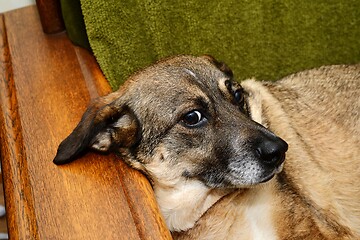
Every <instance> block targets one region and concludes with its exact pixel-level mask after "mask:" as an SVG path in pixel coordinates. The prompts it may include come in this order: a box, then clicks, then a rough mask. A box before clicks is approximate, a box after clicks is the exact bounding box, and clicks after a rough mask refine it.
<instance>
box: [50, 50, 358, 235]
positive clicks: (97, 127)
mask: <svg viewBox="0 0 360 240" xmlns="http://www.w3.org/2000/svg"><path fill="white" fill-rule="evenodd" d="M359 96H360V64H358V65H350V66H345V65H333V66H325V67H320V68H317V69H312V70H307V71H303V72H300V73H297V74H293V75H290V76H288V77H285V78H283V79H281V80H279V81H277V82H265V81H264V82H260V81H255V80H253V79H249V80H245V81H242V82H241V84H240V83H238V82H236V81H235V80H234V77H233V73H232V71H231V69H230V68H229V67H228V66H227V65H226V64H224V63H222V62H219V61H217V60H216V59H214V58H213V57H211V56H201V57H194V56H184V55H182V56H176V57H170V58H167V59H164V60H161V61H159V62H157V63H155V64H153V65H151V66H149V67H147V68H145V69H143V70H141V71H139V72H137V73H135V74H134V75H132V76H131V77H130V78H129V79H128V80H127V81H126V83H125V84H124V85H123V86H122V87H121V88H120V89H119V90H118V91H116V92H113V93H111V94H109V95H107V96H104V97H101V98H99V99H97V100H96V101H94V102H93V103H92V104H91V105H90V106H89V108H88V109H87V110H86V112H85V113H84V115H83V117H82V119H81V121H80V123H79V124H78V126H77V127H76V128H75V129H74V131H73V132H72V133H71V134H70V135H69V136H68V137H67V138H66V139H65V140H64V141H63V142H62V143H61V144H60V146H59V148H58V151H57V155H56V157H55V159H54V163H55V164H65V163H69V162H71V161H73V160H75V159H76V158H78V157H79V156H80V155H81V154H82V153H84V152H86V151H87V150H88V149H95V150H98V151H101V152H116V153H117V154H118V155H119V156H120V158H121V159H123V160H124V161H125V162H126V163H128V164H129V165H130V166H132V167H133V168H135V169H138V170H140V171H141V172H143V173H144V174H145V175H146V176H147V177H148V179H149V180H150V182H151V184H152V186H153V189H154V193H155V196H156V199H157V201H158V204H159V207H160V210H161V212H162V214H163V216H164V219H165V221H166V224H167V226H168V228H169V229H170V231H171V232H172V235H173V237H174V238H175V239H360V148H359V146H360V137H359V136H360V119H359V111H360V98H359ZM285 158H286V160H285Z"/></svg>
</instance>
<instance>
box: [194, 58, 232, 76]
mask: <svg viewBox="0 0 360 240" xmlns="http://www.w3.org/2000/svg"><path fill="white" fill-rule="evenodd" d="M201 57H202V58H204V59H206V60H208V61H209V62H210V63H212V64H213V65H214V66H216V67H217V68H218V69H219V70H220V71H222V72H223V73H225V74H226V75H227V76H228V77H229V78H232V77H233V75H234V74H233V71H232V70H231V69H230V68H229V67H228V65H226V64H225V63H223V62H219V61H218V60H216V59H215V58H214V57H213V56H210V55H203V56H201Z"/></svg>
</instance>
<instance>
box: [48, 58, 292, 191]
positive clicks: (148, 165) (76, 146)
mask: <svg viewBox="0 0 360 240" xmlns="http://www.w3.org/2000/svg"><path fill="white" fill-rule="evenodd" d="M232 78H233V76H232V72H231V70H230V69H229V68H228V67H227V66H226V65H225V64H223V63H220V62H217V61H216V60H215V59H214V58H212V57H210V56H203V57H191V56H177V57H173V58H168V59H165V60H163V61H160V62H158V63H156V64H154V65H152V66H150V67H148V68H146V69H144V70H142V71H140V72H138V73H136V74H135V75H133V76H132V77H130V78H129V79H128V81H127V82H126V84H125V85H124V86H123V87H121V88H120V90H118V91H117V92H114V93H111V94H109V95H107V96H105V97H102V98H100V99H98V100H97V101H95V102H94V103H93V104H92V105H91V106H90V107H89V108H88V110H87V111H86V112H85V114H84V116H83V118H82V120H81V121H80V123H79V124H78V126H77V127H76V128H75V130H74V131H73V132H72V133H71V134H70V136H69V137H67V138H66V139H65V140H64V141H63V142H62V143H61V145H60V146H59V149H58V152H57V155H56V157H55V159H54V162H55V163H56V164H64V163H68V162H70V161H72V160H74V159H75V158H76V157H78V156H79V154H81V153H82V152H84V151H85V150H86V149H87V148H93V149H96V150H99V151H114V152H117V153H118V154H119V155H120V156H121V157H122V158H123V159H124V160H125V161H126V162H127V163H128V164H130V165H131V166H133V167H134V168H136V169H139V170H141V171H143V172H144V173H145V174H146V175H147V176H148V177H149V178H150V179H151V180H152V182H153V183H154V184H176V183H177V182H178V181H182V180H186V179H195V180H198V181H201V182H203V183H204V184H205V185H207V186H208V187H211V188H215V187H221V188H234V187H236V188H237V187H247V186H250V185H254V184H257V183H261V182H265V181H267V180H269V179H270V178H272V177H273V176H274V174H276V173H277V172H278V171H279V170H280V169H281V166H282V163H283V161H284V158H285V152H286V150H287V144H286V143H285V142H284V141H283V140H282V139H280V138H278V137H276V136H275V135H274V134H273V133H271V132H270V131H269V130H267V129H266V128H264V127H263V126H261V125H259V124H258V123H256V122H254V121H253V120H251V119H250V117H249V114H248V110H247V103H246V93H245V92H244V91H243V89H242V88H241V86H240V84H238V83H237V82H235V81H234V80H233V79H232Z"/></svg>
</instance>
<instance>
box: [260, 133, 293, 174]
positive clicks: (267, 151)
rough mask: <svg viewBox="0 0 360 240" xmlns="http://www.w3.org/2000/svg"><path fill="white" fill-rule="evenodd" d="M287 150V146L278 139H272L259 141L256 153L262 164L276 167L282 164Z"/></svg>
mask: <svg viewBox="0 0 360 240" xmlns="http://www.w3.org/2000/svg"><path fill="white" fill-rule="evenodd" d="M287 150H288V144H287V143H286V142H285V141H284V140H282V139H281V138H279V137H272V138H271V139H265V140H263V141H261V142H260V143H259V145H258V147H257V149H256V153H257V154H258V157H259V158H260V159H261V161H262V162H263V163H264V164H266V165H268V166H271V167H276V166H279V165H281V164H282V163H283V162H284V160H285V152H286V151H287Z"/></svg>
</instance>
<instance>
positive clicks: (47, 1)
mask: <svg viewBox="0 0 360 240" xmlns="http://www.w3.org/2000/svg"><path fill="white" fill-rule="evenodd" d="M36 5H37V7H38V11H39V15H40V20H41V25H42V28H43V31H44V32H45V33H58V32H61V31H64V30H65V25H64V21H63V18H62V14H61V5H60V0H36Z"/></svg>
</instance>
